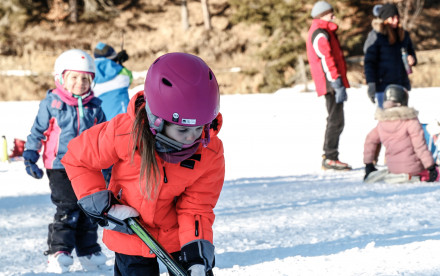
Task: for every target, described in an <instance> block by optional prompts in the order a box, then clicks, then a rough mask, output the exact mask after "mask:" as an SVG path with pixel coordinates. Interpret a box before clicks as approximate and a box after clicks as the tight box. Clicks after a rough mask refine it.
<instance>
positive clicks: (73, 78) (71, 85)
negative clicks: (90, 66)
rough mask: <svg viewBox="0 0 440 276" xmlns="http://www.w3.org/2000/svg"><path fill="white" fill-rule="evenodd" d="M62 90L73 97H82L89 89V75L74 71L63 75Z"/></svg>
mask: <svg viewBox="0 0 440 276" xmlns="http://www.w3.org/2000/svg"><path fill="white" fill-rule="evenodd" d="M63 78H64V88H65V89H66V90H67V91H69V92H70V93H72V94H74V95H78V96H80V95H82V94H84V93H86V92H87V91H89V89H90V74H87V73H81V72H76V71H66V72H65V73H64V76H63Z"/></svg>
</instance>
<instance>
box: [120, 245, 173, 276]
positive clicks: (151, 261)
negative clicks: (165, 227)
mask: <svg viewBox="0 0 440 276" xmlns="http://www.w3.org/2000/svg"><path fill="white" fill-rule="evenodd" d="M171 256H173V258H174V260H178V259H179V256H180V251H178V252H174V253H171ZM168 274H170V275H171V276H174V274H173V273H171V272H170V271H168ZM114 275H115V276H128V275H129V276H159V263H158V262H157V258H145V257H142V256H130V255H125V254H120V253H116V252H115V274H114Z"/></svg>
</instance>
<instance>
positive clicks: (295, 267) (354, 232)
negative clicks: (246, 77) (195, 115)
mask: <svg viewBox="0 0 440 276" xmlns="http://www.w3.org/2000/svg"><path fill="white" fill-rule="evenodd" d="M439 92H440V88H425V89H413V91H412V92H411V94H410V104H409V105H410V106H414V107H415V108H416V109H418V110H419V111H420V117H419V118H420V120H421V121H422V122H429V121H430V120H431V119H433V118H435V117H437V116H438V115H439V113H440V108H439V106H440V105H439V104H440V93H439ZM37 109H38V102H0V118H1V119H0V135H5V136H6V137H7V140H8V143H9V146H11V145H12V140H13V138H21V139H26V136H27V134H28V132H29V130H30V127H31V125H32V122H33V120H34V118H35V115H36V112H37ZM374 110H375V107H374V105H373V104H372V103H371V102H370V101H369V99H368V98H367V96H366V87H361V88H351V89H349V90H348V102H347V103H346V104H345V117H346V126H345V130H344V132H343V134H342V137H341V141H340V159H341V160H342V161H344V162H348V163H350V164H351V165H352V166H353V170H352V171H350V172H323V171H321V168H320V165H321V154H322V143H323V136H324V127H325V123H326V122H325V119H326V111H325V102H324V99H323V98H318V97H317V96H316V93H314V92H312V93H301V92H299V88H292V89H282V90H280V91H277V92H276V93H274V94H258V95H225V96H222V97H221V112H222V113H223V116H224V125H223V128H222V130H221V133H220V137H221V138H222V140H223V142H224V146H225V157H226V181H225V184H224V188H223V191H222V194H221V197H220V199H219V202H218V204H217V207H216V209H215V213H216V221H215V224H214V233H215V234H214V239H215V246H216V265H217V266H216V268H215V270H214V273H215V275H216V276H222V275H225V276H226V275H228V276H229V275H240V276H245V275H252V276H256V275H265V276H266V275H270V276H273V275H338V276H340V275H440V216H439V214H440V184H439V183H415V184H414V183H413V184H398V185H397V184H384V183H377V184H368V185H367V184H364V183H363V182H362V179H363V175H364V167H363V164H362V152H363V143H364V139H365V136H366V134H367V133H368V131H370V129H371V128H372V127H374V125H375V121H374V119H373V117H374V116H373V114H374ZM380 162H383V154H382V155H381V158H380V161H379V163H380ZM39 165H40V166H41V165H42V164H41V161H39ZM53 214H54V207H53V205H52V204H51V202H50V193H49V187H48V180H47V178H46V177H44V178H43V179H42V180H35V179H33V178H31V177H30V176H28V175H27V174H26V172H25V169H24V165H23V164H22V162H12V163H0V275H51V274H49V273H46V272H45V271H46V270H45V266H46V257H45V256H44V255H43V254H42V253H43V251H44V250H46V236H47V224H48V223H49V222H50V221H51V220H52V217H53ZM103 248H104V252H105V254H107V256H109V260H108V262H107V268H106V269H104V270H102V271H100V272H84V271H82V270H81V266H80V265H79V263H78V261H77V260H76V259H75V263H74V266H73V267H72V270H71V272H70V273H68V275H83V274H84V275H90V276H97V275H113V271H112V265H113V257H112V252H110V251H109V250H107V249H106V248H105V246H104V245H103ZM161 271H162V276H164V275H166V273H165V270H164V267H163V266H161Z"/></svg>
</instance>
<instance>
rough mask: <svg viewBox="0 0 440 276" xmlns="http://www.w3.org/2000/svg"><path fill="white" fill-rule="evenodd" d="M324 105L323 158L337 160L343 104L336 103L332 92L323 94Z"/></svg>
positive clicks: (342, 120)
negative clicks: (325, 108)
mask: <svg viewBox="0 0 440 276" xmlns="http://www.w3.org/2000/svg"><path fill="white" fill-rule="evenodd" d="M325 103H326V107H327V113H328V117H327V127H326V129H325V137H324V148H323V149H324V154H325V158H327V159H330V160H338V156H339V150H338V147H339V137H340V136H341V133H342V131H343V130H344V124H345V121H344V103H336V100H335V94H334V92H333V91H332V92H327V94H325Z"/></svg>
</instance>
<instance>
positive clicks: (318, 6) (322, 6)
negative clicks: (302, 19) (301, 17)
mask: <svg viewBox="0 0 440 276" xmlns="http://www.w3.org/2000/svg"><path fill="white" fill-rule="evenodd" d="M331 10H333V7H332V6H331V5H330V4H329V3H327V2H325V1H318V2H316V3H315V5H313V8H312V12H311V15H312V17H313V18H316V17H319V16H320V15H321V14H323V13H325V12H326V11H331Z"/></svg>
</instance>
